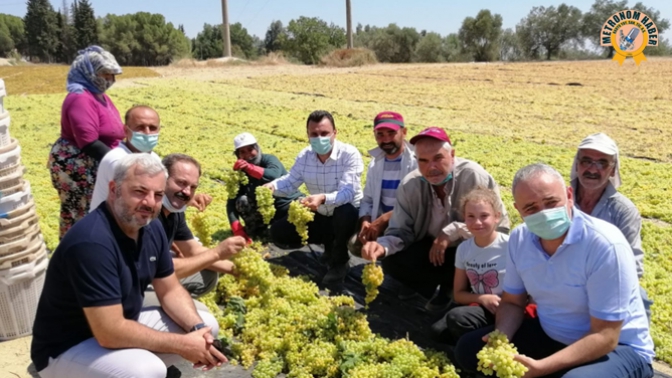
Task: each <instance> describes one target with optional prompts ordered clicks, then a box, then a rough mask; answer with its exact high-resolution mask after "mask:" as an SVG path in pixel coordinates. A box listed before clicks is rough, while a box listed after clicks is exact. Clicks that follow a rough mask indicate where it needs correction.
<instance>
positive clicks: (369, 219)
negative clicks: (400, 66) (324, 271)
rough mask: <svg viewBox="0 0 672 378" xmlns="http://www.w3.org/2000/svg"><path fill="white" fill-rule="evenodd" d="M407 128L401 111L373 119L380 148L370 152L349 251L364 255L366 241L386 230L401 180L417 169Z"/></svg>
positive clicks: (388, 112)
mask: <svg viewBox="0 0 672 378" xmlns="http://www.w3.org/2000/svg"><path fill="white" fill-rule="evenodd" d="M406 130H407V129H406V128H405V127H404V118H403V117H402V116H401V114H399V113H395V112H390V111H385V112H381V113H379V114H378V115H377V116H376V118H374V120H373V135H374V137H375V138H376V143H378V147H377V148H374V149H372V150H370V151H369V154H371V156H372V157H373V159H371V162H370V163H369V168H368V171H367V174H366V185H365V186H364V197H363V198H362V202H361V204H360V207H359V230H358V232H356V233H355V234H353V235H352V237H351V238H350V241H349V242H348V250H350V253H352V254H353V255H355V256H361V254H362V246H363V245H364V244H365V243H366V242H367V241H375V240H376V239H378V237H379V236H381V235H382V234H383V232H385V229H387V225H388V223H389V221H390V218H391V217H392V209H394V204H395V203H396V191H397V187H398V186H399V183H400V182H401V179H403V178H404V177H405V176H406V175H407V174H408V173H410V172H411V171H413V170H415V169H416V168H418V163H417V161H416V160H415V152H414V151H413V146H411V145H410V144H409V143H408V142H406Z"/></svg>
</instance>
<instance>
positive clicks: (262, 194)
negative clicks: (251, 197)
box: [254, 186, 275, 224]
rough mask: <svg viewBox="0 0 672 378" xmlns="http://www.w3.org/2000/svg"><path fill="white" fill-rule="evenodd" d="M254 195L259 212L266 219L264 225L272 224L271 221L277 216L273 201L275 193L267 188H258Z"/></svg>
mask: <svg viewBox="0 0 672 378" xmlns="http://www.w3.org/2000/svg"><path fill="white" fill-rule="evenodd" d="M254 194H255V196H256V200H257V211H259V214H261V216H262V217H263V218H264V224H269V223H271V219H273V217H274V216H275V201H274V200H273V192H271V189H269V188H267V187H265V186H257V188H256V189H254Z"/></svg>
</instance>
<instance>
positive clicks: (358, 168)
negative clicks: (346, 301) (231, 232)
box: [265, 110, 364, 289]
mask: <svg viewBox="0 0 672 378" xmlns="http://www.w3.org/2000/svg"><path fill="white" fill-rule="evenodd" d="M306 132H307V134H308V138H309V141H310V146H309V147H306V148H304V149H303V150H302V151H301V152H299V155H298V156H297V157H296V161H295V163H294V166H292V168H291V169H290V171H289V173H288V174H286V175H284V176H282V177H280V178H279V179H276V180H274V181H272V182H270V183H268V184H265V186H266V187H268V188H270V189H271V190H273V194H274V195H275V196H287V195H292V194H293V193H295V192H296V191H297V190H298V189H299V186H301V184H303V183H305V184H306V187H307V188H308V192H309V193H310V195H309V196H308V197H306V198H304V199H302V200H301V203H302V204H303V205H304V206H306V207H307V208H309V209H310V210H311V211H314V212H315V218H314V220H313V221H312V222H310V223H308V238H309V239H308V242H309V243H311V244H323V245H324V255H323V261H324V262H325V263H327V266H328V271H327V274H326V275H325V276H324V277H323V279H322V283H323V284H324V285H327V286H330V287H332V288H335V289H338V288H339V287H340V285H341V284H342V283H343V279H344V278H345V276H346V275H347V273H348V269H349V260H350V255H349V254H348V246H347V244H348V239H349V238H350V236H351V235H352V234H353V233H354V232H355V228H356V227H357V218H358V214H359V210H358V208H359V203H360V201H361V199H362V189H361V183H360V181H361V175H362V171H363V170H364V163H363V161H362V155H361V154H360V153H359V150H357V148H356V147H355V146H352V145H350V144H346V143H342V142H340V141H338V140H336V134H337V133H338V131H337V129H336V124H335V123H334V117H333V116H332V115H331V114H330V113H329V112H326V111H322V110H316V111H314V112H312V113H311V114H310V115H309V116H308V119H307V121H306ZM271 239H272V241H273V244H275V245H277V246H278V247H280V248H293V247H298V246H300V245H301V238H300V236H299V235H298V233H297V232H296V228H295V227H294V225H292V224H291V223H289V221H288V220H287V217H285V218H283V219H280V220H278V221H277V222H275V223H273V225H271Z"/></svg>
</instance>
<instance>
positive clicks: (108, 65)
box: [67, 46, 121, 94]
mask: <svg viewBox="0 0 672 378" xmlns="http://www.w3.org/2000/svg"><path fill="white" fill-rule="evenodd" d="M101 71H103V72H106V73H110V74H113V75H119V74H121V66H119V63H117V60H116V59H115V58H114V55H112V54H110V53H109V52H108V51H105V50H104V49H103V48H102V47H100V46H89V47H87V48H86V49H84V50H80V51H79V52H78V55H77V57H76V58H75V61H74V62H72V66H70V72H68V80H67V89H68V92H74V93H81V92H83V91H84V89H86V90H88V91H89V92H91V93H96V94H99V93H104V92H105V91H106V90H108V89H109V88H110V86H112V84H113V82H108V81H107V80H105V79H104V78H102V77H100V76H98V75H97V74H98V73H100V72H101Z"/></svg>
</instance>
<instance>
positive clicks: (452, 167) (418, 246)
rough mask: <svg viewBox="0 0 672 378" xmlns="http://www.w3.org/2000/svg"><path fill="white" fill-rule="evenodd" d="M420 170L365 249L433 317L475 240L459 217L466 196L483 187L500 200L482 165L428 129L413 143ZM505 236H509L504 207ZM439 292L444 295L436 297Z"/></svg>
mask: <svg viewBox="0 0 672 378" xmlns="http://www.w3.org/2000/svg"><path fill="white" fill-rule="evenodd" d="M410 142H411V144H412V145H414V146H415V155H416V159H417V161H418V169H417V170H415V171H413V172H411V173H409V174H408V175H407V176H406V177H404V179H403V180H402V182H401V184H400V185H399V187H398V188H397V203H396V205H395V207H394V211H393V213H392V218H391V219H390V223H389V226H388V228H387V230H386V231H385V235H384V236H381V237H379V238H378V240H377V241H369V242H367V243H366V244H365V245H364V247H363V248H362V257H363V258H365V259H367V260H376V259H379V258H383V260H382V265H383V270H384V271H385V273H386V274H388V275H390V276H392V277H394V278H395V279H397V280H398V281H400V282H402V283H404V284H406V285H407V286H409V287H410V288H411V289H413V290H415V291H416V292H418V293H419V294H420V295H422V296H423V297H425V298H432V299H431V300H430V301H429V302H428V303H427V305H426V308H427V309H428V310H430V311H441V310H445V309H446V308H447V307H448V305H449V303H450V298H449V297H448V295H449V293H450V292H451V288H452V286H453V275H454V272H455V268H454V264H455V251H456V249H457V246H458V245H459V244H460V243H461V242H462V240H464V239H467V238H469V237H471V234H470V233H469V231H467V229H466V227H465V225H464V219H463V218H462V215H461V214H460V211H459V204H460V201H461V199H462V197H463V196H465V195H466V194H467V193H469V192H470V191H472V190H473V189H476V188H477V187H484V188H489V189H492V190H494V191H495V192H497V193H498V195H499V189H498V186H497V183H496V182H495V180H494V179H493V178H492V176H491V175H490V174H489V173H488V172H486V171H485V169H483V167H481V166H480V165H479V164H477V163H475V162H473V161H470V160H466V159H462V158H459V157H457V158H456V157H455V150H454V149H453V147H452V145H451V143H450V138H449V137H448V135H447V134H446V132H445V131H444V130H443V129H441V128H438V127H429V128H427V129H425V130H423V131H422V132H420V133H419V134H418V135H416V136H414V137H413V138H411V141H410ZM500 206H501V208H502V209H503V214H502V220H501V221H500V223H499V227H498V230H499V231H500V232H505V233H508V232H509V218H508V214H507V213H506V210H505V209H504V205H503V204H502V203H501V198H500ZM437 286H440V290H439V292H438V293H437V294H436V295H435V292H436V288H437Z"/></svg>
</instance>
